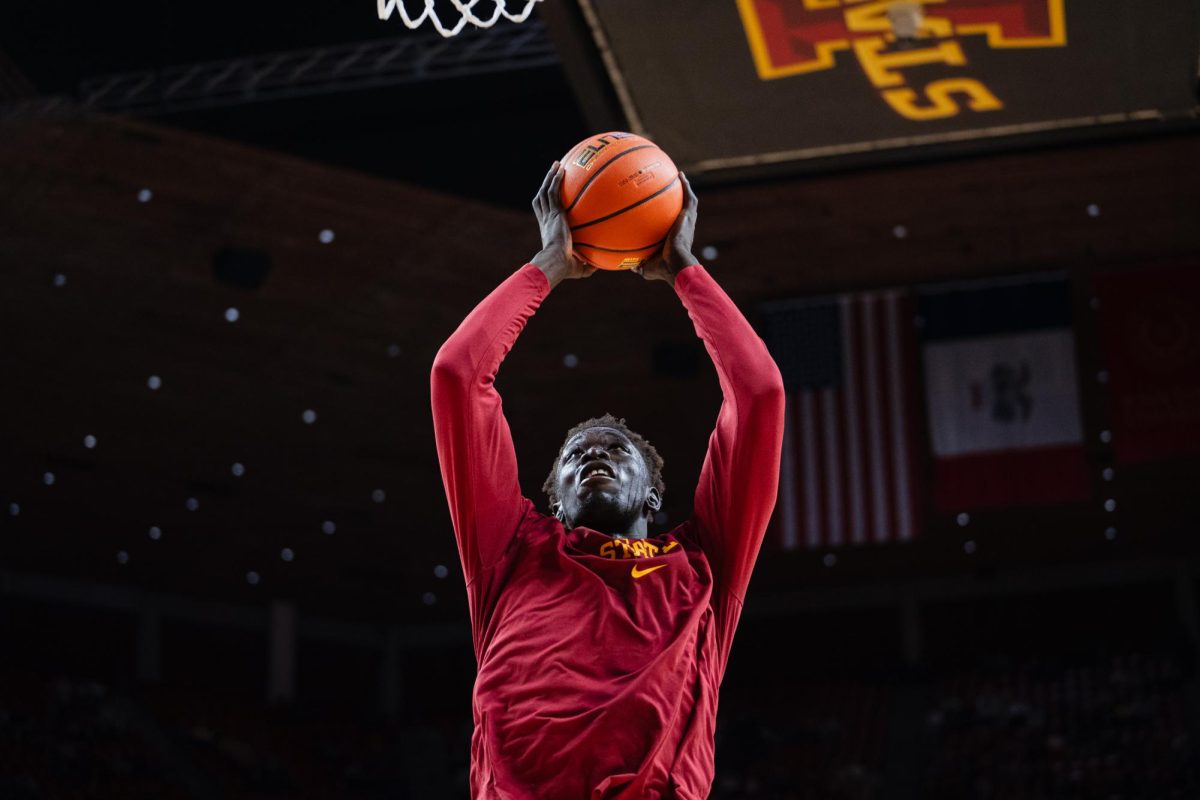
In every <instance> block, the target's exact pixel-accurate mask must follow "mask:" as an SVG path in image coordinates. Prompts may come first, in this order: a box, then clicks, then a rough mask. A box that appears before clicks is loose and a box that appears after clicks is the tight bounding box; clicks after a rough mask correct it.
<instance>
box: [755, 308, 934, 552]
mask: <svg viewBox="0 0 1200 800" xmlns="http://www.w3.org/2000/svg"><path fill="white" fill-rule="evenodd" d="M763 312H764V313H763V321H764V332H763V338H764V340H765V341H766V342H767V346H768V347H769V348H770V350H771V354H772V355H773V356H774V358H775V361H776V363H777V364H778V365H779V371H780V372H781V373H782V375H783V382H784V386H785V388H786V389H787V401H788V403H787V417H786V419H787V423H786V426H785V428H784V442H783V460H782V464H781V468H780V481H779V494H780V498H779V503H778V505H777V506H776V530H777V531H778V535H779V545H780V546H781V547H782V548H783V549H785V550H790V549H796V548H799V547H804V548H807V549H824V548H830V547H839V546H842V545H864V544H869V543H876V544H879V543H885V542H895V541H901V542H903V541H908V540H910V539H912V538H914V537H916V536H918V535H919V534H920V531H921V524H922V516H923V515H922V513H921V512H922V503H921V500H922V498H923V497H924V488H925V487H924V484H923V482H922V481H921V480H920V478H921V476H920V472H919V469H918V466H917V447H918V446H919V445H918V444H917V443H918V441H919V439H918V433H917V427H916V421H917V417H918V412H919V405H918V403H917V401H916V391H915V389H916V380H917V370H916V362H917V354H916V339H915V336H914V335H913V324H912V321H913V305H912V295H911V294H910V293H908V292H906V291H902V290H885V291H879V292H867V293H862V294H842V295H836V296H827V297H818V298H807V299H801V300H789V301H784V302H780V303H772V304H770V305H767V306H765V307H764V308H763Z"/></svg>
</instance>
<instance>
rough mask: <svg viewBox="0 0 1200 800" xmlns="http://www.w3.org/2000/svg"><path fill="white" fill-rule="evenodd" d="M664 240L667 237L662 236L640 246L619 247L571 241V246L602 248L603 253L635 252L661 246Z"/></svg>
mask: <svg viewBox="0 0 1200 800" xmlns="http://www.w3.org/2000/svg"><path fill="white" fill-rule="evenodd" d="M666 240H667V237H665V236H664V237H663V238H661V239H659V240H658V241H657V242H652V243H650V244H647V245H642V246H641V247H621V248H617V247H601V246H600V245H598V244H588V243H587V242H573V243H572V246H573V247H588V248H591V249H592V250H602V251H603V252H605V253H637V252H640V251H642V250H653V249H654V248H656V247H662V244H663V242H665V241H666Z"/></svg>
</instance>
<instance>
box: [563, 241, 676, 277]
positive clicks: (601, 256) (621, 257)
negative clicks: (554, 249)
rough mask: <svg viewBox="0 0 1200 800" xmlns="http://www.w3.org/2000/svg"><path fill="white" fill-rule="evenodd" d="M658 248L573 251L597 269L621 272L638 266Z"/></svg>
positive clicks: (658, 248) (586, 248) (580, 248)
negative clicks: (618, 250) (615, 251)
mask: <svg viewBox="0 0 1200 800" xmlns="http://www.w3.org/2000/svg"><path fill="white" fill-rule="evenodd" d="M660 248H661V246H660V247H647V248H645V249H644V250H635V251H632V252H619V253H613V252H610V251H607V250H596V249H593V248H590V247H587V246H586V245H585V246H583V247H579V248H577V249H576V250H575V254H576V255H577V256H579V257H580V258H581V259H583V260H584V261H586V262H587V263H588V264H591V265H592V266H593V267H596V268H597V269H604V270H613V271H615V270H623V269H633V268H634V267H637V266H640V265H641V263H642V262H643V261H645V260H646V259H648V258H650V257H651V256H653V255H654V254H655V253H657V252H659V250H660Z"/></svg>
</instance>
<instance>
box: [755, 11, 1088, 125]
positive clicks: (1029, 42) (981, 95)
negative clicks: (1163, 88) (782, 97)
mask: <svg viewBox="0 0 1200 800" xmlns="http://www.w3.org/2000/svg"><path fill="white" fill-rule="evenodd" d="M1063 3H1064V0H886V1H884V2H880V0H738V10H739V12H740V13H741V17H742V25H743V26H744V27H745V29H746V38H747V40H748V41H749V43H750V51H751V53H752V54H753V56H754V65H755V68H756V69H757V70H758V76H759V77H760V78H761V79H763V80H774V79H776V78H786V77H789V76H793V75H806V74H809V73H813V72H819V71H822V70H828V69H834V68H836V67H838V66H839V62H840V61H843V60H857V61H858V64H859V66H860V67H861V68H862V71H863V73H865V75H866V77H867V79H868V80H869V81H870V82H871V85H872V86H873V87H874V88H875V89H876V90H877V91H878V92H879V93H880V95H881V96H882V98H883V100H884V101H885V102H886V103H887V104H888V106H890V107H891V108H892V110H893V111H895V112H896V113H897V114H899V115H901V116H902V117H905V118H907V119H911V120H915V121H918V122H923V121H926V120H936V119H945V118H947V117H953V116H956V115H958V114H959V113H961V112H962V110H963V108H964V106H965V107H966V108H967V109H969V110H971V111H980V112H982V111H996V110H999V109H1001V108H1004V103H1003V102H1002V101H1001V99H1000V98H999V97H997V96H996V95H995V94H994V93H993V92H992V90H991V89H989V88H988V86H987V84H985V83H984V82H983V81H982V80H980V79H979V78H978V77H974V76H971V75H970V73H969V69H970V65H969V64H968V63H967V57H966V55H965V54H964V53H963V49H962V45H961V40H962V39H963V38H964V37H967V36H984V37H987V43H988V45H989V46H990V47H992V48H996V49H1005V48H1028V47H1063V46H1065V45H1066V43H1067V29H1066V16H1065V12H1064V10H1063ZM926 64H942V65H944V66H945V67H946V68H948V69H949V70H952V71H953V72H952V74H951V75H950V76H949V77H946V78H942V79H939V80H935V81H931V82H929V83H926V84H924V85H923V86H920V87H914V86H912V85H910V81H909V80H908V77H907V76H906V74H905V73H906V70H909V69H911V68H913V67H917V66H921V65H926Z"/></svg>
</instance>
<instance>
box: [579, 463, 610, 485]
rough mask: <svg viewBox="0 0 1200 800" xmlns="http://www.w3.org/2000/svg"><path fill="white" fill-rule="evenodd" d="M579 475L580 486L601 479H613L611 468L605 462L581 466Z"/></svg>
mask: <svg viewBox="0 0 1200 800" xmlns="http://www.w3.org/2000/svg"><path fill="white" fill-rule="evenodd" d="M580 475H581V477H580V479H579V485H580V486H586V485H587V484H589V483H592V482H598V481H601V480H606V481H611V480H613V474H612V470H611V469H610V468H609V467H608V466H607V465H605V464H588V465H587V466H586V467H584V468H583V470H582V471H581V473H580Z"/></svg>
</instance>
